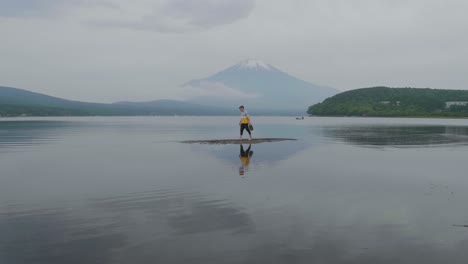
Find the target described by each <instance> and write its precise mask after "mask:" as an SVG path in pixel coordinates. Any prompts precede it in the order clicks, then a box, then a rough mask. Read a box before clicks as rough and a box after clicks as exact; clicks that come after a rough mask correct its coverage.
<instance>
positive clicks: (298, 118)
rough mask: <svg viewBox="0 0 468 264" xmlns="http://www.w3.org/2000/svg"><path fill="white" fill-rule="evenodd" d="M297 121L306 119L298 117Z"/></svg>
mask: <svg viewBox="0 0 468 264" xmlns="http://www.w3.org/2000/svg"><path fill="white" fill-rule="evenodd" d="M296 120H304V117H296Z"/></svg>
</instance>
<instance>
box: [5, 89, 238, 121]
mask: <svg viewBox="0 0 468 264" xmlns="http://www.w3.org/2000/svg"><path fill="white" fill-rule="evenodd" d="M224 114H234V111H228V110H225V109H220V108H215V107H207V106H202V105H195V104H192V103H186V102H181V101H172V100H160V101H153V102H147V103H131V102H122V103H115V104H100V103H87V102H79V101H70V100H65V99H61V98H57V97H53V96H48V95H44V94H40V93H34V92H30V91H27V90H22V89H16V88H11V87H1V86H0V116H19V115H27V116H90V115H103V116H119V115H120V116H129V115H224Z"/></svg>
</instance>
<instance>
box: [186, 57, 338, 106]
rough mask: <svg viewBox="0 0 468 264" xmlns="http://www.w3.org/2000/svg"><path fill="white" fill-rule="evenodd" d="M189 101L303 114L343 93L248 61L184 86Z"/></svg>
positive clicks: (253, 61) (261, 62) (265, 65)
mask: <svg viewBox="0 0 468 264" xmlns="http://www.w3.org/2000/svg"><path fill="white" fill-rule="evenodd" d="M182 87H183V88H184V89H183V90H184V92H185V94H186V95H187V99H188V101H190V102H192V103H197V104H203V105H210V106H217V107H229V108H237V107H238V106H239V105H246V106H247V107H248V109H251V110H255V111H257V112H263V113H270V112H275V113H280V112H281V113H291V114H292V113H295V114H296V113H297V114H303V113H305V110H306V109H307V107H308V106H310V105H311V104H314V103H318V102H321V101H322V100H324V99H325V98H328V97H330V96H333V95H335V94H337V93H339V91H338V90H336V89H334V88H331V87H326V86H319V85H315V84H312V83H309V82H306V81H304V80H301V79H298V78H296V77H293V76H291V75H289V74H287V73H285V72H283V71H281V70H279V69H277V68H275V67H273V66H271V65H270V64H267V63H265V62H263V61H260V60H244V61H241V62H240V63H238V64H236V65H233V66H231V67H229V68H227V69H225V70H223V71H221V72H218V73H216V74H214V75H212V76H210V77H207V78H203V79H197V80H192V81H190V82H188V83H186V84H184V85H183V86H182Z"/></svg>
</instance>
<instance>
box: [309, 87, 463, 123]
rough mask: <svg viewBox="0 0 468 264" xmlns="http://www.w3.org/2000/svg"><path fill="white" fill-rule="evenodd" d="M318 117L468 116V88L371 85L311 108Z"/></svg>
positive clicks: (310, 110) (344, 93) (310, 112)
mask: <svg viewBox="0 0 468 264" xmlns="http://www.w3.org/2000/svg"><path fill="white" fill-rule="evenodd" d="M308 113H309V114H311V115H318V116H453V117H462V116H463V117H466V116H468V91H465V90H442V89H419V88H389V87H372V88H363V89H357V90H351V91H347V92H343V93H340V94H337V95H335V96H333V97H330V98H328V99H326V100H325V101H323V102H322V103H319V104H315V105H313V106H311V107H309V110H308Z"/></svg>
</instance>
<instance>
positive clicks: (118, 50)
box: [0, 0, 468, 103]
mask: <svg viewBox="0 0 468 264" xmlns="http://www.w3.org/2000/svg"><path fill="white" fill-rule="evenodd" d="M467 8H468V2H464V1H459V0H449V1H444V2H440V1H435V0H426V1H422V0H410V1H390V0H381V1H371V0H357V1H352V2H351V1H343V0H331V1H330V0H317V1H306V0H296V1H288V2H285V1H279V0H273V1H272V0H268V1H267V0H236V1H232V0H219V1H210V0H157V1H142V0H141V1H131V2H130V1H123V0H96V1H91V0H36V1H31V0H28V1H13V0H0V32H1V36H2V38H3V39H4V41H2V42H0V56H1V58H2V60H1V61H0V86H9V87H15V88H21V89H27V90H30V91H33V92H39V93H45V94H48V95H52V96H56V97H61V98H66V99H73V100H80V101H89V102H106V103H109V102H116V101H122V100H125V101H147V100H157V99H174V98H178V97H180V93H181V92H182V90H181V89H180V86H181V85H182V84H184V83H187V82H188V81H190V80H192V79H200V78H204V77H208V76H210V75H212V74H214V73H216V72H218V71H221V70H223V69H225V68H227V67H230V66H232V65H233V64H236V63H238V62H239V61H241V60H244V59H247V58H253V59H259V60H262V61H264V62H266V63H268V64H271V65H273V66H274V67H276V68H278V69H280V70H282V71H284V72H286V73H288V74H290V75H293V76H295V77H298V78H300V79H303V80H305V81H308V82H311V83H314V84H319V85H326V86H331V87H334V88H337V89H339V90H342V91H345V90H350V89H356V88H362V87H371V86H377V85H385V86H391V87H406V86H411V87H421V88H426V87H429V88H440V89H468V85H467V83H468V76H467V75H466V74H465V73H466V72H467V70H468V66H467V64H466V57H467V56H468V37H466V34H465V32H466V30H467V27H468V26H467V25H468V17H466V16H465V14H464V11H465V10H467Z"/></svg>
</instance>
